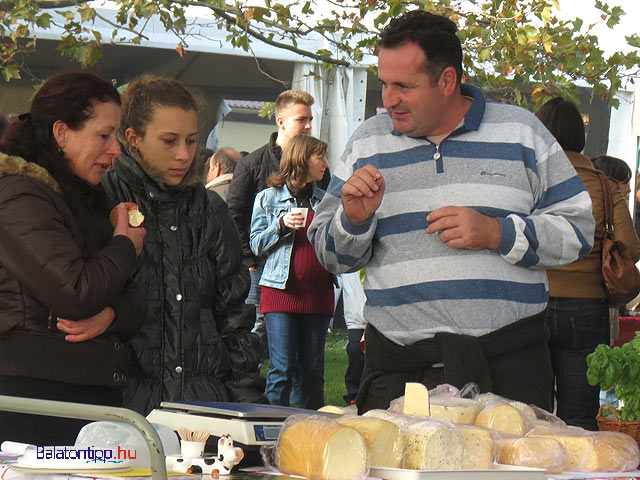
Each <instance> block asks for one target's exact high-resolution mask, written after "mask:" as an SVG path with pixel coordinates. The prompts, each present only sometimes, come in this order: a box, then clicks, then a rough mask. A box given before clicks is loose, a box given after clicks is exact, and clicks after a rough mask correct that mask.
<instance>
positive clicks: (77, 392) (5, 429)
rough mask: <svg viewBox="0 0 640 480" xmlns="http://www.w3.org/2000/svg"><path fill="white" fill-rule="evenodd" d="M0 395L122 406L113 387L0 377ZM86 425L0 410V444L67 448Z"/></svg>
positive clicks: (66, 419)
mask: <svg viewBox="0 0 640 480" xmlns="http://www.w3.org/2000/svg"><path fill="white" fill-rule="evenodd" d="M0 395H10V396H15V397H26V398H40V399H44V400H59V401H63V402H75V403H89V404H96V405H108V406H114V407H117V406H120V405H121V403H122V391H121V390H119V389H115V388H109V387H100V386H94V385H74V384H71V383H63V382H52V381H49V380H40V379H37V378H27V377H11V376H4V375H0ZM89 422H90V420H77V419H70V418H62V417H49V416H44V415H28V414H24V413H13V412H6V411H2V410H0V441H3V440H12V441H14V442H23V443H32V444H35V445H64V446H66V445H68V446H70V445H73V444H74V443H75V441H76V436H77V435H78V432H79V431H80V429H81V428H82V427H83V426H85V425H86V424H87V423H89Z"/></svg>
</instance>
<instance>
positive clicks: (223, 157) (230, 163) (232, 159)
mask: <svg viewBox="0 0 640 480" xmlns="http://www.w3.org/2000/svg"><path fill="white" fill-rule="evenodd" d="M238 160H239V155H238V153H237V152H236V151H235V150H232V149H230V148H219V149H218V150H217V151H216V156H215V157H214V161H215V162H216V163H217V164H218V165H220V170H222V173H233V172H234V171H235V169H236V163H237V161H238Z"/></svg>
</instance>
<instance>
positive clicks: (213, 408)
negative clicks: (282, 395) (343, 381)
mask: <svg viewBox="0 0 640 480" xmlns="http://www.w3.org/2000/svg"><path fill="white" fill-rule="evenodd" d="M301 413H304V414H314V415H333V414H327V413H322V412H318V411H316V410H304V409H301V408H292V407H280V406H276V405H260V404H257V403H232V402H162V403H161V404H160V408H156V409H154V410H152V411H151V413H149V415H147V420H149V422H151V423H159V424H161V425H165V426H167V427H169V428H171V429H172V430H176V431H177V430H178V429H179V428H186V429H189V430H192V431H195V430H205V429H206V430H207V431H208V432H209V433H210V434H211V435H212V436H214V437H220V436H221V435H224V434H227V433H228V434H230V435H231V438H233V441H234V443H237V444H240V445H242V446H244V447H249V448H251V447H253V448H259V447H260V445H267V444H271V443H274V442H275V441H276V440H277V439H278V435H279V434H280V427H281V426H282V423H283V422H284V421H285V420H286V419H287V418H288V417H290V416H291V415H296V414H301Z"/></svg>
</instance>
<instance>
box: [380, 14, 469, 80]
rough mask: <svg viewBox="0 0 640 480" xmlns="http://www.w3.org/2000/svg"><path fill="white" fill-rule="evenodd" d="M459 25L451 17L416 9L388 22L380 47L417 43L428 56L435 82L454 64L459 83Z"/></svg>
mask: <svg viewBox="0 0 640 480" xmlns="http://www.w3.org/2000/svg"><path fill="white" fill-rule="evenodd" d="M457 31H458V27H457V26H456V24H455V23H454V22H452V21H451V20H449V19H448V18H445V17H442V16H440V15H435V14H433V13H429V12H425V11H424V10H413V11H411V12H407V13H405V14H404V15H402V16H401V17H398V18H394V19H393V20H391V22H389V25H387V26H386V27H385V28H384V30H382V33H381V35H380V41H379V42H378V46H379V47H382V48H398V47H401V46H403V45H404V44H406V43H415V44H417V45H418V46H419V47H420V48H421V49H422V51H423V52H424V55H425V57H427V64H426V65H425V68H426V70H427V72H428V73H429V76H430V77H431V83H432V85H433V84H435V83H436V82H437V81H438V79H439V78H440V74H441V73H442V71H443V70H444V69H445V68H446V67H453V68H454V69H455V71H456V74H457V77H458V78H457V83H458V84H460V82H461V79H462V46H461V44H460V39H459V38H458V36H457V35H456V32H457Z"/></svg>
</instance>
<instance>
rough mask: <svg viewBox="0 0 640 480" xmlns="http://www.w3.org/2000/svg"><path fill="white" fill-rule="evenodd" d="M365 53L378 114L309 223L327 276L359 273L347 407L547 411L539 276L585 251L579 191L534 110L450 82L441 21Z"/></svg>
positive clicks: (404, 20)
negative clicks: (449, 394)
mask: <svg viewBox="0 0 640 480" xmlns="http://www.w3.org/2000/svg"><path fill="white" fill-rule="evenodd" d="M378 48H379V51H378V76H379V78H380V81H381V82H382V101H383V104H384V106H385V108H386V110H387V113H386V114H381V115H376V116H375V117H372V118H370V119H368V120H367V121H365V122H364V123H363V124H362V125H361V126H360V127H359V128H358V129H357V130H356V132H355V133H354V134H353V135H352V137H351V139H350V140H349V142H348V143H347V147H346V150H345V152H344V154H343V157H342V162H341V164H340V165H339V166H338V167H337V169H336V171H335V172H332V175H333V177H332V180H331V184H330V185H329V188H328V190H327V193H326V194H325V196H324V198H323V199H322V202H321V203H320V205H319V206H318V209H317V210H316V215H315V217H314V219H313V223H312V224H311V226H310V227H309V238H310V239H311V242H312V243H313V244H314V247H315V250H316V253H317V255H318V259H319V260H320V263H321V264H322V265H324V267H325V268H326V269H327V270H329V271H330V272H332V273H334V274H341V273H344V272H355V271H357V270H359V269H361V268H362V267H364V266H366V268H367V273H366V277H365V286H364V288H365V294H366V297H367V303H366V304H365V308H364V317H365V318H366V319H367V327H366V331H365V341H366V352H367V353H366V360H365V366H364V371H363V373H362V381H361V383H360V390H359V392H358V396H357V398H356V404H357V406H358V411H359V413H363V412H366V411H367V410H370V409H373V408H387V407H388V405H389V402H390V401H391V400H392V399H394V398H397V397H399V396H401V395H402V393H403V392H404V385H405V383H406V382H407V381H413V382H422V383H423V384H424V385H426V386H428V387H429V388H431V387H434V386H435V385H438V384H441V383H449V384H451V385H454V386H456V387H458V388H462V387H463V386H464V385H465V384H466V383H468V382H475V383H477V384H478V386H479V388H480V390H481V391H483V392H486V391H490V392H493V393H496V394H498V395H502V396H505V397H507V398H513V399H515V400H520V401H522V402H526V403H533V404H536V405H538V406H539V407H541V408H545V409H549V410H550V409H552V407H553V404H552V399H553V372H552V369H551V361H550V357H549V347H548V345H547V339H548V330H547V327H546V326H545V323H544V310H545V307H546V304H547V300H548V293H547V287H546V285H547V276H546V272H545V269H546V268H549V267H555V266H558V265H563V264H567V263H571V262H573V261H575V260H577V259H578V258H580V257H582V256H585V255H586V254H587V253H588V252H589V250H590V249H591V246H592V243H593V227H594V221H593V217H592V215H591V200H590V199H589V195H588V193H587V192H586V190H585V188H584V185H582V182H581V181H580V179H579V178H578V176H577V174H576V172H575V170H574V169H573V167H572V166H571V164H570V163H569V160H568V159H567V157H566V155H565V154H564V153H563V152H562V150H561V148H560V147H559V145H558V144H557V142H556V140H555V139H554V138H553V137H552V135H551V134H550V133H549V132H548V131H547V129H546V128H545V127H544V125H542V124H541V123H540V121H539V120H538V119H537V118H535V116H534V115H533V114H531V113H530V112H527V111H526V110H524V109H522V108H518V107H515V106H512V105H506V104H500V103H494V102H487V101H486V100H485V97H484V95H483V94H482V92H481V91H480V90H479V89H477V88H476V87H473V86H471V85H467V84H461V78H462V49H461V44H460V39H459V37H458V36H457V27H456V24H455V23H454V22H452V21H451V20H449V19H447V18H445V17H442V16H439V15H435V14H432V13H429V12H426V11H421V10H414V11H410V12H407V13H405V14H403V15H402V16H400V17H397V18H395V19H393V20H391V22H389V24H388V25H387V26H386V27H385V29H384V30H383V32H382V34H381V39H380V42H379V43H378ZM383 198H384V201H383Z"/></svg>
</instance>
